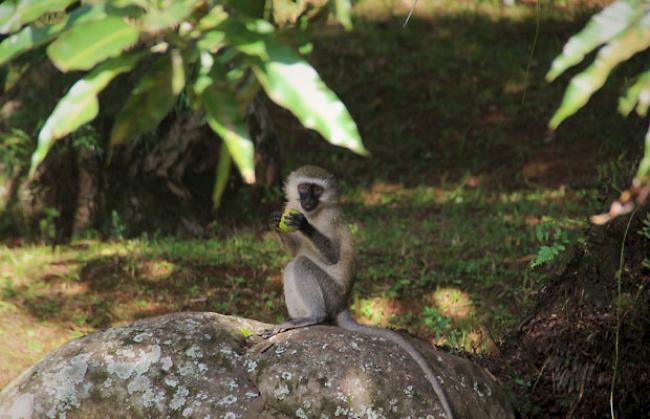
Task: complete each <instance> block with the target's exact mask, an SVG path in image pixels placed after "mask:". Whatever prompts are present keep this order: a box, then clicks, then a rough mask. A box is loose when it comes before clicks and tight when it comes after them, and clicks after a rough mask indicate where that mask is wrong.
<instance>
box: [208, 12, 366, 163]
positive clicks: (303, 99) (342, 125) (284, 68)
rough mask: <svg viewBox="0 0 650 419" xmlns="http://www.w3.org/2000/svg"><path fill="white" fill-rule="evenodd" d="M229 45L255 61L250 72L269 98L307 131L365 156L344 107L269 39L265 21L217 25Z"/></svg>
mask: <svg viewBox="0 0 650 419" xmlns="http://www.w3.org/2000/svg"><path fill="white" fill-rule="evenodd" d="M220 28H221V29H222V30H223V31H224V33H225V34H226V36H227V37H228V38H229V39H230V41H231V44H233V45H234V46H236V47H237V48H238V49H239V50H241V51H242V52H243V53H245V54H248V55H250V56H252V57H254V59H253V60H252V61H253V70H254V72H255V76H256V77H257V79H258V80H259V82H260V84H261V85H262V87H264V90H265V91H266V93H267V94H268V95H269V97H270V98H271V99H272V100H273V101H274V102H276V103H277V104H278V105H280V106H283V107H285V108H287V109H289V110H290V111H291V112H292V113H293V114H294V115H295V116H296V117H297V118H298V119H299V120H300V122H301V123H302V124H303V125H304V126H306V127H307V128H311V129H314V130H316V131H318V132H319V133H320V134H321V135H322V136H323V137H324V138H325V139H326V140H327V141H329V142H330V143H332V144H334V145H337V146H342V147H346V148H349V149H350V150H352V151H354V152H356V153H359V154H367V151H366V149H365V148H364V146H363V143H362V141H361V137H360V135H359V131H358V130H357V126H356V124H355V123H354V120H353V119H352V116H351V115H350V113H349V112H348V110H347V109H346V107H345V105H344V104H343V103H342V102H341V100H340V99H339V98H338V97H337V96H336V94H335V93H334V92H333V91H332V90H330V89H329V88H328V87H327V86H326V85H325V83H324V82H323V80H322V79H321V78H320V76H319V75H318V73H317V72H316V70H314V68H313V67H312V66H310V65H309V64H308V63H307V62H306V61H304V60H303V59H302V58H300V57H299V56H298V55H297V54H296V53H295V52H294V51H293V50H292V49H291V48H289V47H287V46H285V45H283V44H281V43H280V42H278V41H277V40H276V39H275V38H274V37H273V36H271V32H272V27H271V26H270V25H269V24H268V23H267V22H265V21H259V20H258V21H249V22H247V23H246V24H245V25H243V24H240V23H239V22H237V21H234V20H228V21H226V22H224V23H223V24H222V25H220Z"/></svg>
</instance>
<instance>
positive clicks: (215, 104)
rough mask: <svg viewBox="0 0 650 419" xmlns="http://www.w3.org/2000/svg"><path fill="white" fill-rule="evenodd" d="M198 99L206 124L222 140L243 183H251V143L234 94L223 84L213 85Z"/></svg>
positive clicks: (253, 176) (253, 167)
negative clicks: (201, 105) (201, 104)
mask: <svg viewBox="0 0 650 419" xmlns="http://www.w3.org/2000/svg"><path fill="white" fill-rule="evenodd" d="M201 100H202V102H203V107H204V108H205V112H206V118H207V121H208V125H210V128H212V129H213V130H214V132H216V133H217V134H218V135H219V136H220V137H221V138H222V139H223V141H224V143H225V144H226V146H227V147H228V152H229V153H230V155H231V156H232V158H233V160H234V161H235V164H236V165H237V168H239V172H240V173H241V175H242V177H243V178H244V181H245V182H247V183H254V182H255V161H254V157H255V153H254V146H253V141H252V140H251V139H250V136H249V133H248V128H247V126H246V122H245V121H244V118H243V112H242V109H241V107H240V105H239V103H238V102H237V99H236V98H235V96H234V94H233V93H232V92H231V91H230V90H229V89H228V87H227V86H226V85H225V84H221V85H212V86H210V87H209V88H207V89H206V90H205V91H204V92H203V94H202V96H201Z"/></svg>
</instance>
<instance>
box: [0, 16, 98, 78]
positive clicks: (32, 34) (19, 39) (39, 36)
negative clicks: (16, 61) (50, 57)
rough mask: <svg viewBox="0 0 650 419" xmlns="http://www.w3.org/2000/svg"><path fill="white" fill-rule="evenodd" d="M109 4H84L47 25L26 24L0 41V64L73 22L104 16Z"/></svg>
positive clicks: (53, 35)
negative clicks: (59, 19) (57, 21)
mask: <svg viewBox="0 0 650 419" xmlns="http://www.w3.org/2000/svg"><path fill="white" fill-rule="evenodd" d="M108 7H109V6H107V5H104V6H103V7H101V6H84V7H80V8H79V9H76V10H75V11H73V12H72V13H70V14H69V15H66V16H65V18H64V20H63V21H62V22H59V23H56V24H54V25H47V26H27V27H25V28H23V29H22V30H21V31H20V32H18V33H16V34H13V35H11V36H9V37H8V38H6V39H5V40H3V41H2V42H1V43H0V65H2V64H4V63H6V62H7V61H9V60H11V59H13V58H16V57H18V56H19V55H20V54H22V53H24V52H27V51H29V50H30V49H32V48H36V47H38V46H40V45H43V44H45V43H47V42H50V41H51V40H53V39H54V38H55V37H56V36H57V35H58V34H59V33H61V32H62V31H64V30H66V29H68V28H70V27H72V25H74V24H75V23H82V22H87V21H90V20H99V19H102V18H105V17H106V9H107V8H108Z"/></svg>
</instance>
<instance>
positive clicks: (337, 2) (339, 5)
mask: <svg viewBox="0 0 650 419" xmlns="http://www.w3.org/2000/svg"><path fill="white" fill-rule="evenodd" d="M329 7H330V10H331V11H332V14H333V15H334V17H336V20H338V21H339V23H340V24H341V25H343V27H344V28H345V29H348V30H350V29H352V17H351V15H352V2H351V1H350V0H330V2H329Z"/></svg>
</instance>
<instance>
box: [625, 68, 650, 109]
mask: <svg viewBox="0 0 650 419" xmlns="http://www.w3.org/2000/svg"><path fill="white" fill-rule="evenodd" d="M637 103H638V106H637ZM649 105H650V70H649V71H646V72H645V73H643V74H641V75H640V76H639V77H638V78H637V80H636V82H635V83H634V84H633V85H632V86H630V88H629V89H627V93H626V94H625V97H621V98H620V99H619V101H618V111H619V112H620V113H621V114H623V115H624V116H627V115H629V114H630V112H632V109H634V107H635V106H637V113H638V114H639V116H645V115H646V113H647V111H648V106H649Z"/></svg>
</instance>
